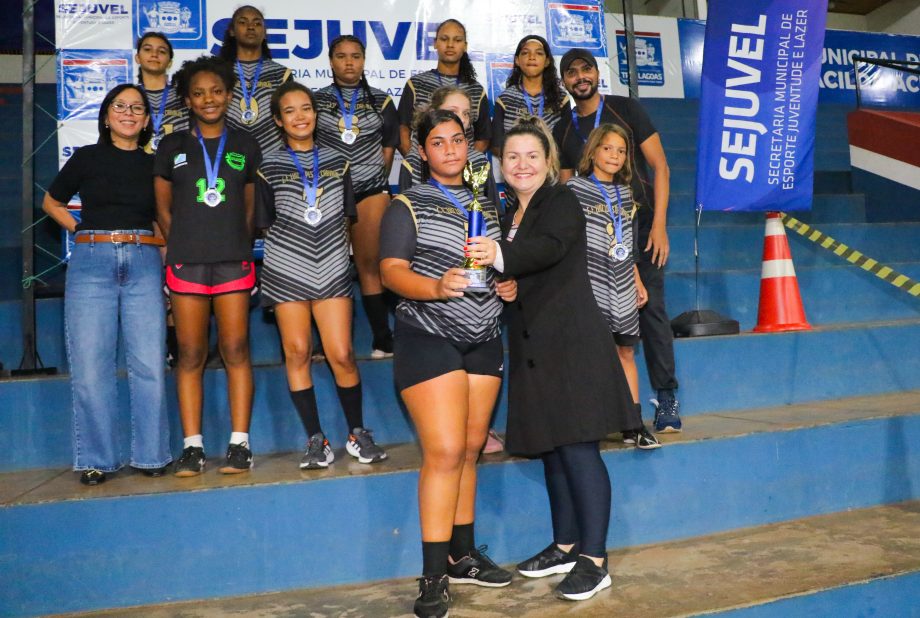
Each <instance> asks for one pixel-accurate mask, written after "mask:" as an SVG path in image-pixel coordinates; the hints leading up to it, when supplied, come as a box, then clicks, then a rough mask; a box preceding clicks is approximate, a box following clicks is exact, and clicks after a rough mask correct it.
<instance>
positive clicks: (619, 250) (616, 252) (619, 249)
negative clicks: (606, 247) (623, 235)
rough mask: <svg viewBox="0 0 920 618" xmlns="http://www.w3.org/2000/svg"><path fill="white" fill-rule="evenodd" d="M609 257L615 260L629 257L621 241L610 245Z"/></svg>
mask: <svg viewBox="0 0 920 618" xmlns="http://www.w3.org/2000/svg"><path fill="white" fill-rule="evenodd" d="M610 257H612V258H613V259H615V260H616V261H617V262H623V261H625V260H626V258H628V257H629V249H628V248H627V247H626V245H624V244H623V243H621V242H618V243H616V244H614V245H613V246H612V247H610Z"/></svg>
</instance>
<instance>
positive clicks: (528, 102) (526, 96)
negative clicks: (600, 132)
mask: <svg viewBox="0 0 920 618" xmlns="http://www.w3.org/2000/svg"><path fill="white" fill-rule="evenodd" d="M520 88H521V94H522V95H524V103H525V104H526V105H527V113H529V114H530V115H531V116H539V117H540V118H543V102H544V100H545V98H546V97H544V96H543V91H542V90H541V91H540V108H539V109H540V111H539V113H537V114H534V113H533V102H531V100H530V94H529V93H528V92H527V91H526V90H524V86H520ZM594 126H597V125H596V124H595V125H594ZM575 129H576V130H578V125H577V124H576V126H575Z"/></svg>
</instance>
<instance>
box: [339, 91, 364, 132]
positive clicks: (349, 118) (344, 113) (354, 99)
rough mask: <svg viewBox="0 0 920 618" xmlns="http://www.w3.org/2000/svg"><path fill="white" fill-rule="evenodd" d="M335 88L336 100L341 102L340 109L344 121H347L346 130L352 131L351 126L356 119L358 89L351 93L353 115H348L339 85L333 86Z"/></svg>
mask: <svg viewBox="0 0 920 618" xmlns="http://www.w3.org/2000/svg"><path fill="white" fill-rule="evenodd" d="M333 86H335V87H334V88H333V90H335V98H336V100H337V101H338V102H339V109H340V110H341V112H342V120H344V121H345V130H346V131H351V124H352V121H353V120H354V117H355V106H356V105H357V104H358V89H357V88H355V89H354V90H353V91H352V93H351V105H350V109H351V113H348V110H346V109H345V99H343V98H342V91H341V89H340V88H339V86H338V84H333Z"/></svg>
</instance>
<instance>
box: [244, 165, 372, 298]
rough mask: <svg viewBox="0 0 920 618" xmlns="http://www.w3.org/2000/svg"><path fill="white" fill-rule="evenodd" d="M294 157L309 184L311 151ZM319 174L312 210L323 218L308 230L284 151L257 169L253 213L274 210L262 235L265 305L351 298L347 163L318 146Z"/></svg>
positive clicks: (296, 177)
mask: <svg viewBox="0 0 920 618" xmlns="http://www.w3.org/2000/svg"><path fill="white" fill-rule="evenodd" d="M296 154H297V158H298V160H299V161H300V164H301V166H303V170H304V172H305V173H306V175H307V180H308V181H311V180H312V179H313V152H312V151H305V152H296ZM319 170H320V172H319V176H320V180H319V187H318V188H317V200H318V204H317V206H318V207H319V209H320V211H322V213H323V216H322V219H321V220H320V222H319V224H318V225H316V226H312V225H309V224H308V223H307V222H306V221H305V219H304V211H305V210H306V208H307V202H306V200H305V199H304V184H303V182H302V181H301V179H300V174H299V173H298V172H297V168H296V167H295V166H294V162H293V161H292V160H291V156H290V154H289V153H288V151H287V150H277V151H275V152H272V153H271V154H269V155H268V156H267V157H266V158H265V160H264V161H262V166H261V167H260V168H259V182H258V186H257V193H256V210H257V212H266V211H269V212H270V211H271V210H272V209H274V212H275V219H274V223H272V225H271V227H270V228H269V229H268V233H267V235H266V237H265V259H264V267H263V268H262V300H263V304H265V305H274V304H276V303H283V302H288V301H296V300H318V299H322V298H334V297H342V296H344V297H349V298H350V297H351V295H352V286H351V277H350V275H349V257H348V233H347V228H348V219H347V218H348V217H350V216H354V215H355V202H354V193H353V191H352V188H351V180H350V178H349V174H348V162H347V161H346V160H345V157H343V156H342V155H341V154H339V153H337V152H335V151H334V150H332V149H329V148H320V149H319Z"/></svg>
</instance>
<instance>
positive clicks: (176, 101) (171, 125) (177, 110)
mask: <svg viewBox="0 0 920 618" xmlns="http://www.w3.org/2000/svg"><path fill="white" fill-rule="evenodd" d="M141 87H142V88H143V86H141ZM144 92H145V93H147V100H148V101H150V126H151V127H153V114H157V113H159V111H160V102H162V101H163V92H166V109H165V110H164V111H163V122H162V124H161V125H160V130H159V131H158V132H157V137H159V138H160V139H162V138H163V137H164V136H166V135H169V134H170V133H179V132H180V131H188V129H189V121H188V108H187V107H186V106H185V101H183V100H182V99H180V98H179V95H178V94H176V88H175V86H172V85H171V86H170V87H169V90H168V91H167V90H147V89H146V88H144ZM144 150H146V151H147V152H148V153H152V152H155V151H156V149H155V148H154V147H153V140H152V139H151V141H150V143H148V144H147V146H146V147H145V148H144Z"/></svg>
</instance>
